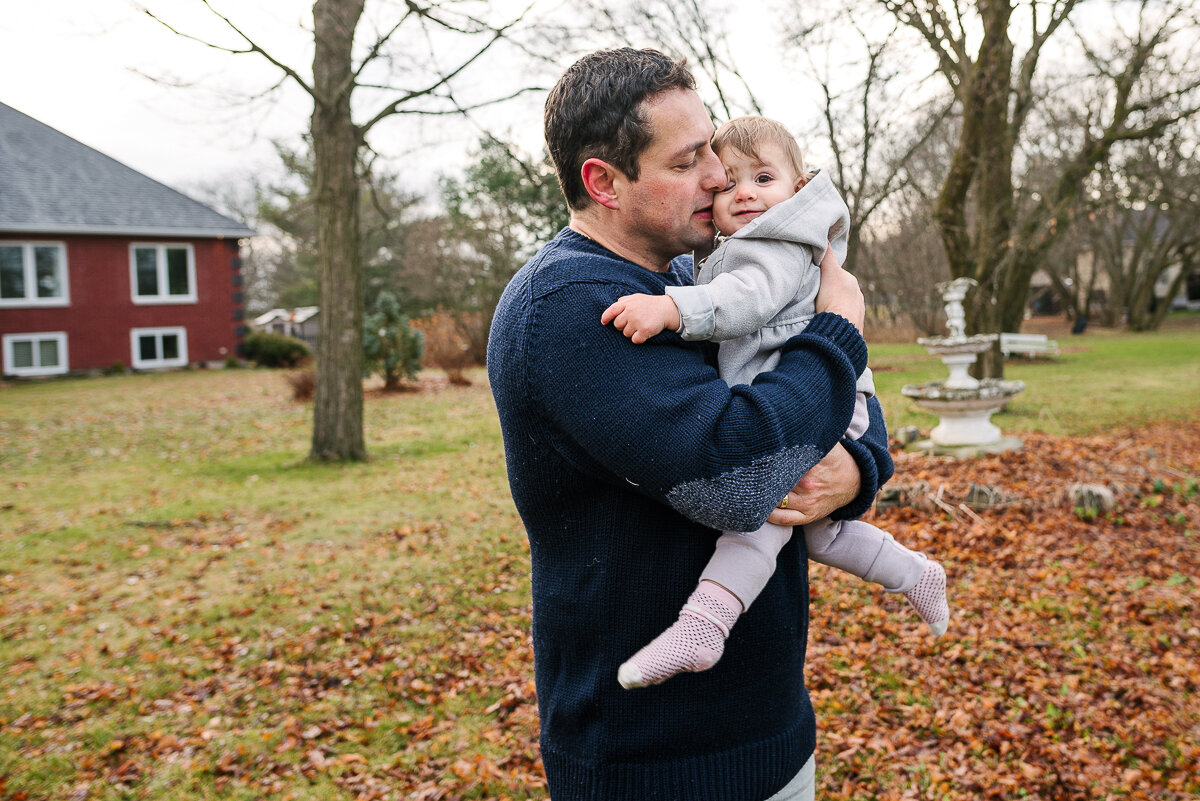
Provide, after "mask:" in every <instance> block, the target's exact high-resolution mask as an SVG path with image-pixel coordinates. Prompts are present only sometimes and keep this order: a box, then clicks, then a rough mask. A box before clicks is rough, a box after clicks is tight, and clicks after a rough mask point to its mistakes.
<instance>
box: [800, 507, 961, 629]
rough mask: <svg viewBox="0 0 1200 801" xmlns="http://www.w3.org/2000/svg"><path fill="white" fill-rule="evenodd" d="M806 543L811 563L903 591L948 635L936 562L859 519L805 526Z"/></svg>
mask: <svg viewBox="0 0 1200 801" xmlns="http://www.w3.org/2000/svg"><path fill="white" fill-rule="evenodd" d="M804 540H805V543H806V544H807V545H808V558H809V559H811V560H813V561H814V562H820V563H821V564H823V565H829V566H830V567H836V568H838V569H840V570H844V571H846V572H847V573H850V574H851V575H854V576H858V577H859V578H862V579H866V580H867V581H871V582H874V583H876V584H880V585H882V586H883V588H884V589H885V590H887V591H888V592H899V593H903V594H904V597H905V598H907V599H908V602H909V603H911V604H912V605H913V607H914V608H915V609H916V610H917V614H919V615H920V616H921V619H922V620H924V621H925V623H926V625H928V626H929V628H930V630H932V631H933V633H934V634H935V635H937V636H941V635H942V634H944V633H945V632H946V627H947V625H948V624H949V621H950V606H949V604H948V603H947V601H946V571H945V570H944V569H943V568H942V566H941V565H940V564H938V563H937V562H935V561H934V560H932V559H929V558H927V557H926V556H925V555H924V554H922V553H918V552H917V551H912V550H909V549H908V548H905V547H904V546H903V545H901V544H900V543H898V542H896V539H895V538H894V537H893V536H892V535H891V534H889V533H888V532H886V531H884V530H883V529H880V528H876V527H875V526H872V525H870V524H869V523H864V522H862V521H861V520H844V521H834V520H829V519H828V518H826V519H825V520H819V521H817V522H816V523H810V524H809V525H806V526H805V527H804Z"/></svg>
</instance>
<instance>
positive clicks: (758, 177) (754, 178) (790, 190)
mask: <svg viewBox="0 0 1200 801" xmlns="http://www.w3.org/2000/svg"><path fill="white" fill-rule="evenodd" d="M758 155H759V158H757V159H755V158H751V157H750V156H747V155H746V154H745V153H743V152H741V151H740V150H737V149H736V148H733V147H725V148H722V149H721V152H720V153H718V154H717V156H718V157H719V158H720V159H721V163H722V164H723V165H725V175H726V177H727V178H728V180H729V183H728V184H726V186H725V188H724V189H722V190H721V191H719V192H717V196H716V197H715V198H713V221H714V222H715V223H716V224H717V230H719V231H720V232H721V233H723V234H725V235H726V236H728V235H729V234H732V233H734V232H736V231H738V230H739V229H741V228H742V227H744V226H745V225H746V224H747V223H749V222H750V221H751V220H753V219H754V218H755V217H757V216H758V215H760V214H762V213H763V212H764V211H766V210H767V209H769V208H771V207H772V206H774V205H775V204H776V203H782V202H783V201H785V200H787V199H788V198H789V197H791V196H792V195H794V194H796V191H797V190H798V189H799V188H800V187H801V186H803V185H804V181H803V180H802V179H801V177H800V176H799V175H797V174H796V171H795V170H794V169H793V168H792V165H791V160H790V159H788V158H787V156H786V155H785V154H784V152H783V149H782V148H780V147H779V146H778V145H776V144H772V143H764V144H762V145H761V146H759V148H758Z"/></svg>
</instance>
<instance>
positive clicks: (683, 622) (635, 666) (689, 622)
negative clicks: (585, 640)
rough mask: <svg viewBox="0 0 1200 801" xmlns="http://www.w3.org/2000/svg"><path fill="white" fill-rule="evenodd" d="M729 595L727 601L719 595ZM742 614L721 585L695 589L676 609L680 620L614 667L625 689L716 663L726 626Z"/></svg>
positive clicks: (702, 668)
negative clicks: (618, 666)
mask: <svg viewBox="0 0 1200 801" xmlns="http://www.w3.org/2000/svg"><path fill="white" fill-rule="evenodd" d="M723 595H728V598H729V599H730V600H732V604H730V603H729V602H728V601H727V600H725V599H723V598H722V597H721V596H723ZM739 614H741V604H740V603H739V602H738V600H737V598H736V597H735V596H733V595H731V594H729V593H727V592H726V591H725V590H724V588H721V587H715V588H713V591H711V592H709V591H707V590H706V589H705V588H703V587H701V588H697V589H696V591H695V592H693V593H692V595H691V597H690V598H688V600H687V603H686V604H684V606H683V609H682V610H680V612H679V619H678V620H676V621H675V622H674V623H673V624H672V625H671V627H670V628H668V629H667V630H666V631H664V632H663V633H662V634H660V635H658V636H657V637H655V638H654V639H653V640H652V641H651V642H650V644H649V645H647V646H646V647H645V648H643V649H642V650H640V651H638V652H637V653H636V654H634V655H633V656H632V657H630V658H629V661H627V662H625V664H623V665H621V667H620V668H619V669H618V670H617V681H619V682H621V686H622V687H624V688H625V689H627V690H630V689H633V688H634V687H648V686H649V685H651V684H661V683H662V682H664V681H666V680H667V679H669V678H671V677H672V676H674V675H676V674H677V673H698V672H699V671H701V670H708V669H709V668H710V667H712V666H713V665H715V664H717V660H719V659H720V658H721V654H723V653H724V652H725V638H726V637H728V636H729V627H730V626H732V625H733V624H734V622H735V621H736V620H737V619H738V615H739Z"/></svg>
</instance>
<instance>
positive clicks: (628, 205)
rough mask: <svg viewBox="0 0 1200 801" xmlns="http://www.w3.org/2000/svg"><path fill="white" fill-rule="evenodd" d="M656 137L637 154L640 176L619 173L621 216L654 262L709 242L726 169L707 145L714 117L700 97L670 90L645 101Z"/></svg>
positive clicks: (636, 242)
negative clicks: (715, 199)
mask: <svg viewBox="0 0 1200 801" xmlns="http://www.w3.org/2000/svg"><path fill="white" fill-rule="evenodd" d="M643 112H644V113H645V114H646V117H647V120H648V121H649V124H650V129H651V130H652V131H653V132H654V138H653V139H652V140H651V142H650V145H649V146H648V147H647V148H646V149H645V151H643V152H642V154H641V156H640V157H639V159H638V179H637V180H636V181H629V180H628V178H625V177H624V176H622V181H623V183H624V192H623V193H622V198H621V201H620V203H621V206H620V217H621V220H622V221H623V222H624V226H623V227H624V228H625V233H626V235H627V236H628V237H629V238H630V239H631V240H633V241H631V242H630V244H631V245H633V246H634V249H635V250H636V251H640V252H641V253H644V254H645V255H646V256H647V258H649V259H651V260H652V261H653V262H654V263H655V265H657V266H651V265H649V264H647V265H644V266H651V269H665V267H666V263H667V262H669V261H670V260H671V259H673V258H675V257H676V256H678V255H680V254H681V253H689V252H691V251H693V250H695V249H697V248H703V247H707V246H708V245H710V244H711V243H712V239H713V235H714V234H715V229H714V227H713V220H712V200H713V193H714V192H716V191H717V190H718V189H722V188H724V186H725V168H724V167H722V166H721V162H720V161H719V160H718V159H717V155H716V153H714V152H713V149H712V147H711V146H710V145H709V138H710V137H711V136H712V133H713V125H712V120H710V119H709V118H708V112H707V111H705V109H704V104H703V103H701V102H700V96H699V95H697V94H696V93H695V92H693V91H691V90H688V89H672V90H670V91H667V92H663V93H661V94H659V95H656V96H655V97H653V98H650V99H648V100H647V101H645V103H644V105H643Z"/></svg>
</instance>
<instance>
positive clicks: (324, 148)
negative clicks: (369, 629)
mask: <svg viewBox="0 0 1200 801" xmlns="http://www.w3.org/2000/svg"><path fill="white" fill-rule="evenodd" d="M363 2H364V0H317V1H316V4H315V5H314V6H313V24H314V29H315V30H314V33H315V36H314V40H315V45H316V50H315V54H314V56H313V83H314V86H313V88H314V90H315V95H316V97H315V100H314V103H313V115H312V123H311V133H312V148H313V157H314V168H315V175H314V181H313V191H314V195H315V208H316V212H317V260H318V269H319V273H320V291H321V315H320V330H319V334H318V337H319V338H318V341H317V387H316V395H315V398H314V405H313V438H312V452H311V454H310V455H309V458H311V459H314V460H320V461H337V460H351V459H356V460H361V459H365V458H366V455H367V453H366V447H365V445H364V444H363V390H362V372H363V348H362V324H363V278H362V273H363V270H362V254H361V251H360V248H359V219H358V217H359V197H358V193H359V188H358V180H357V177H356V166H357V163H358V148H359V132H358V129H357V128H356V127H355V125H354V121H353V117H352V116H351V113H350V95H351V91H352V89H353V86H354V80H353V74H352V69H353V65H352V61H351V58H352V48H353V44H354V30H355V28H356V27H357V25H358V20H359V18H360V17H361V16H362V12H363Z"/></svg>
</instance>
